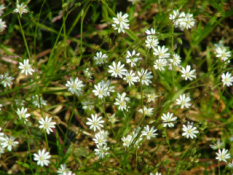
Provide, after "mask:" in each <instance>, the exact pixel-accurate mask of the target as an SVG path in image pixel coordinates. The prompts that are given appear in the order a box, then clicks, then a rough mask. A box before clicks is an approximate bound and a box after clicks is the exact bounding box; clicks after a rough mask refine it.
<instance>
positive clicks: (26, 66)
mask: <svg viewBox="0 0 233 175" xmlns="http://www.w3.org/2000/svg"><path fill="white" fill-rule="evenodd" d="M19 69H21V73H25V75H26V76H27V75H28V74H29V75H32V72H34V71H35V70H34V69H32V68H31V65H30V64H29V59H26V60H23V63H22V62H20V63H19Z"/></svg>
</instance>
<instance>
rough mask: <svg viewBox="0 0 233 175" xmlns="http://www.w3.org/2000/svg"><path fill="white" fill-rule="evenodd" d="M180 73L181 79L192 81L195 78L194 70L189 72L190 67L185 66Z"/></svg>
mask: <svg viewBox="0 0 233 175" xmlns="http://www.w3.org/2000/svg"><path fill="white" fill-rule="evenodd" d="M181 73H182V75H181V77H183V78H184V79H185V80H188V79H189V80H193V78H194V79H195V78H196V70H195V69H194V70H191V66H190V65H187V66H186V68H183V67H182V70H181Z"/></svg>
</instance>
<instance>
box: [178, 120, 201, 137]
mask: <svg viewBox="0 0 233 175" xmlns="http://www.w3.org/2000/svg"><path fill="white" fill-rule="evenodd" d="M183 131H184V132H183V134H182V136H184V137H186V138H187V139H188V138H189V137H190V138H191V139H193V138H195V137H197V136H196V134H198V133H199V131H198V130H197V128H196V127H193V125H192V124H190V123H188V124H187V126H186V125H183Z"/></svg>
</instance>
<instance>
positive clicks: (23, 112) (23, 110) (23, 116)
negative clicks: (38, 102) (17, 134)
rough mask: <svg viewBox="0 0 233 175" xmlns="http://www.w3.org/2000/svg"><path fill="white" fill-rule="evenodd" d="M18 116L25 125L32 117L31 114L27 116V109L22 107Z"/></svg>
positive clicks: (18, 110) (18, 111)
mask: <svg viewBox="0 0 233 175" xmlns="http://www.w3.org/2000/svg"><path fill="white" fill-rule="evenodd" d="M16 113H17V115H18V116H19V119H20V120H22V119H23V120H24V123H25V122H26V121H27V118H28V117H30V115H31V114H27V108H24V107H22V108H21V109H19V108H18V109H17V111H16Z"/></svg>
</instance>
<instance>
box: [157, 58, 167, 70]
mask: <svg viewBox="0 0 233 175" xmlns="http://www.w3.org/2000/svg"><path fill="white" fill-rule="evenodd" d="M165 66H167V60H165V59H163V58H162V59H160V58H159V59H158V60H156V61H155V64H154V68H155V69H156V70H157V69H158V70H160V71H164V70H165V69H164V67H165Z"/></svg>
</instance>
